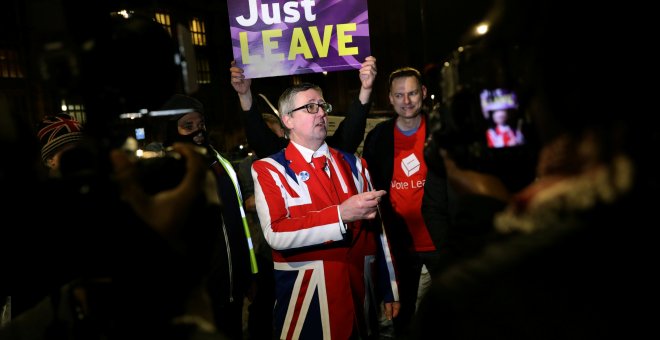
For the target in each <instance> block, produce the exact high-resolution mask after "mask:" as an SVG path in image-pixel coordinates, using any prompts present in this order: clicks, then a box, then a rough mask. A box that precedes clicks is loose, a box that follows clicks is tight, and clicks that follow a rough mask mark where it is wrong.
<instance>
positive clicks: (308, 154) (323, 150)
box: [291, 141, 331, 163]
mask: <svg viewBox="0 0 660 340" xmlns="http://www.w3.org/2000/svg"><path fill="white" fill-rule="evenodd" d="M291 143H292V144H293V146H295V147H296V149H298V151H299V152H300V154H301V155H302V156H303V158H304V159H305V162H307V163H311V162H312V158H313V157H320V156H325V157H326V158H328V159H331V157H330V150H329V149H328V144H326V143H325V142H324V143H323V144H322V145H321V147H319V148H318V150H316V151H314V150H312V149H308V148H306V147H304V146H302V145H300V144H296V142H293V141H291Z"/></svg>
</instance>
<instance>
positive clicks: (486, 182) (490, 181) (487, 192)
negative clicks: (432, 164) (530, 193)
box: [439, 149, 511, 202]
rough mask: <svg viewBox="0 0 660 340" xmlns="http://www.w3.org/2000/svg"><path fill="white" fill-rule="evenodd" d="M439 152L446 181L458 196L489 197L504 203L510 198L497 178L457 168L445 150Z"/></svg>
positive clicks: (507, 191)
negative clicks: (443, 165)
mask: <svg viewBox="0 0 660 340" xmlns="http://www.w3.org/2000/svg"><path fill="white" fill-rule="evenodd" d="M439 152H440V155H441V156H442V159H443V160H444V163H445V168H446V169H447V179H448V181H449V183H450V184H451V185H452V187H453V188H454V190H455V191H456V192H457V193H458V194H461V195H481V196H490V197H493V198H495V199H498V200H501V201H504V202H507V201H508V200H509V199H510V198H511V194H510V193H509V190H507V188H506V186H505V185H504V183H503V182H502V180H500V179H499V178H497V177H495V176H493V175H490V174H486V173H482V172H477V171H474V170H469V169H462V168H459V167H458V166H457V165H456V162H454V160H453V159H452V158H451V157H450V155H449V153H448V152H447V151H446V150H444V149H439Z"/></svg>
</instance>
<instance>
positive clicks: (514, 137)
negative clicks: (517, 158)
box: [479, 88, 525, 148]
mask: <svg viewBox="0 0 660 340" xmlns="http://www.w3.org/2000/svg"><path fill="white" fill-rule="evenodd" d="M479 99H480V102H481V111H482V113H483V116H484V119H485V120H486V126H487V128H486V131H485V132H484V134H485V137H486V141H487V144H488V147H489V148H507V147H513V146H520V145H523V144H525V136H524V135H523V131H522V130H523V129H522V127H523V119H522V116H521V115H520V112H519V111H518V99H517V96H516V93H515V92H514V91H511V90H508V89H504V88H496V89H484V90H483V91H481V93H480V94H479Z"/></svg>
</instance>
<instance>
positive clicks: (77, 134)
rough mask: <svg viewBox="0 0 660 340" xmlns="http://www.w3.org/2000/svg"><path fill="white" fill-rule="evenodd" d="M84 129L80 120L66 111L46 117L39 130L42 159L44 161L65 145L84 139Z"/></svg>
mask: <svg viewBox="0 0 660 340" xmlns="http://www.w3.org/2000/svg"><path fill="white" fill-rule="evenodd" d="M82 130H83V127H82V125H81V124H80V122H78V121H77V120H74V119H73V118H71V116H69V115H67V114H65V113H58V114H56V115H54V116H47V117H45V118H44V119H43V120H42V121H41V123H39V130H38V132H37V137H38V138H39V142H40V144H41V159H42V160H43V161H44V163H46V161H47V160H48V159H49V158H51V157H53V156H54V155H55V154H56V153H57V152H58V151H60V150H61V149H62V148H63V147H65V146H67V145H70V144H71V143H76V142H78V141H79V140H80V139H82V137H83V133H82Z"/></svg>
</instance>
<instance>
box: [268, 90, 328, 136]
mask: <svg viewBox="0 0 660 340" xmlns="http://www.w3.org/2000/svg"><path fill="white" fill-rule="evenodd" d="M312 89H313V90H316V91H318V92H319V93H320V94H321V96H323V90H321V88H320V87H319V86H318V85H316V84H312V83H300V84H297V85H293V86H291V87H289V88H288V89H286V90H284V92H283V93H282V95H281V96H280V99H279V101H278V102H277V105H278V106H279V107H278V109H279V110H280V118H282V117H283V116H284V115H288V114H291V110H293V109H295V105H296V104H295V97H296V95H297V94H298V93H300V92H305V91H307V90H312ZM282 127H283V128H284V134H285V135H286V136H287V137H289V129H288V128H287V127H286V125H284V124H282Z"/></svg>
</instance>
